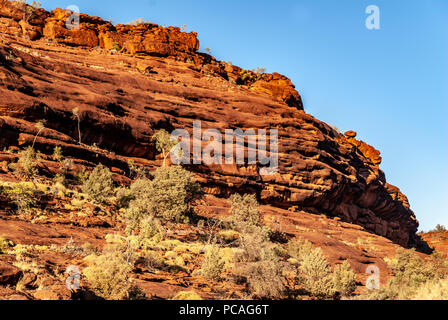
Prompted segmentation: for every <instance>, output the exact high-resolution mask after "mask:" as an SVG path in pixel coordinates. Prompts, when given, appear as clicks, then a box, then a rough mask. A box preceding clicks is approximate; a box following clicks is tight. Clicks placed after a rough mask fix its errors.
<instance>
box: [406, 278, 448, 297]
mask: <svg viewBox="0 0 448 320" xmlns="http://www.w3.org/2000/svg"><path fill="white" fill-rule="evenodd" d="M412 300H448V279H443V280H432V281H428V282H426V283H425V284H424V285H422V286H421V287H420V288H418V289H417V290H416V292H415V293H414V294H413V296H412Z"/></svg>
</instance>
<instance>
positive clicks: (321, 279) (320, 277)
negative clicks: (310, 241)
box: [299, 248, 334, 298]
mask: <svg viewBox="0 0 448 320" xmlns="http://www.w3.org/2000/svg"><path fill="white" fill-rule="evenodd" d="M299 262H300V265H299V271H300V280H301V282H302V284H303V285H304V287H305V289H306V290H307V291H308V292H309V293H310V294H311V295H313V296H316V297H322V298H328V297H332V296H333V295H334V290H333V283H332V275H331V268H330V265H329V264H328V262H327V260H326V259H325V257H324V255H323V254H322V250H321V249H320V248H316V249H313V250H312V251H311V252H310V253H308V254H305V255H300V260H299Z"/></svg>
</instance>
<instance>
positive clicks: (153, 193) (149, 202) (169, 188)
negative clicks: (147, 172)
mask: <svg viewBox="0 0 448 320" xmlns="http://www.w3.org/2000/svg"><path fill="white" fill-rule="evenodd" d="M153 176H154V178H153V180H149V179H138V180H137V181H135V182H134V183H133V184H132V185H131V187H130V192H129V197H130V199H132V200H130V201H129V206H128V209H127V210H126V211H127V216H128V219H130V220H138V219H140V218H141V217H143V216H146V215H149V216H153V217H156V218H160V219H163V220H169V221H178V222H185V221H186V220H188V217H189V215H190V214H191V213H192V204H193V202H194V201H195V200H196V199H197V198H198V197H200V196H201V195H202V192H201V189H200V186H199V184H197V183H196V182H194V180H193V175H192V174H191V173H190V172H188V171H187V170H185V169H184V168H182V167H181V166H172V167H169V168H165V167H162V168H159V169H157V170H156V171H155V172H154V173H153Z"/></svg>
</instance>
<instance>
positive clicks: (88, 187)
mask: <svg viewBox="0 0 448 320" xmlns="http://www.w3.org/2000/svg"><path fill="white" fill-rule="evenodd" d="M82 192H83V193H85V194H87V195H88V196H89V197H90V198H91V199H92V200H93V201H95V202H98V203H105V202H106V201H107V200H108V199H109V198H110V197H111V196H112V195H113V194H114V184H113V181H112V172H110V170H109V168H107V167H105V166H103V165H102V164H99V165H98V166H96V167H95V168H94V169H93V171H92V173H91V174H90V175H89V177H88V178H87V179H86V180H85V181H84V183H83V185H82Z"/></svg>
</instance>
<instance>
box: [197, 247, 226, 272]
mask: <svg viewBox="0 0 448 320" xmlns="http://www.w3.org/2000/svg"><path fill="white" fill-rule="evenodd" d="M224 266H225V261H224V260H223V259H222V256H221V250H220V248H219V246H218V245H216V244H213V245H210V246H209V247H208V248H207V251H206V254H205V259H204V262H203V264H202V267H201V274H202V275H203V276H204V277H206V278H209V279H213V280H218V279H219V278H220V276H221V273H222V271H223V269H224Z"/></svg>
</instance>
